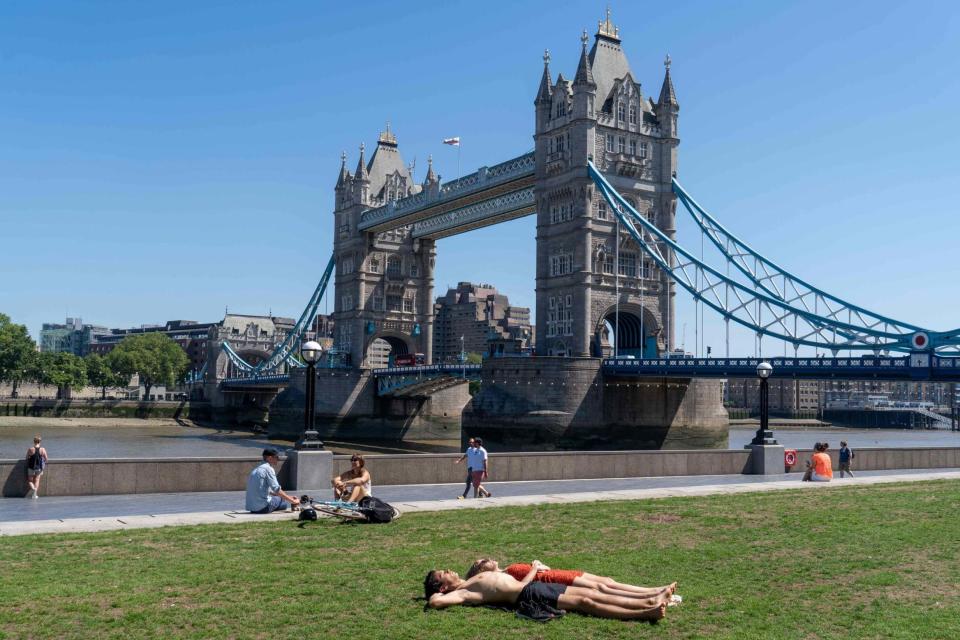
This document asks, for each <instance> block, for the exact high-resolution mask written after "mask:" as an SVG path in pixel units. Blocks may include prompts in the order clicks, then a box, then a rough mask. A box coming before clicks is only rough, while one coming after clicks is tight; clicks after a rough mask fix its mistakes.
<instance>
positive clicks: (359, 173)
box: [353, 142, 370, 182]
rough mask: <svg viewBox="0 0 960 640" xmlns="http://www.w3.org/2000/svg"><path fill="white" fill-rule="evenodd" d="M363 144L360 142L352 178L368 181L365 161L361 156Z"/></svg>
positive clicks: (368, 176)
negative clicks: (358, 156)
mask: <svg viewBox="0 0 960 640" xmlns="http://www.w3.org/2000/svg"><path fill="white" fill-rule="evenodd" d="M363 151H364V144H363V143H362V142H361V143H360V160H358V161H357V170H356V172H355V173H354V174H353V175H354V180H366V181H367V182H370V175H369V174H368V173H367V161H366V158H364V157H363Z"/></svg>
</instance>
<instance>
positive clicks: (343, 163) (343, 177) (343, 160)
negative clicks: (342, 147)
mask: <svg viewBox="0 0 960 640" xmlns="http://www.w3.org/2000/svg"><path fill="white" fill-rule="evenodd" d="M349 179H350V172H349V171H347V152H346V151H341V152H340V176H339V177H338V178H337V189H342V188H343V187H344V186H346V184H347V180H349Z"/></svg>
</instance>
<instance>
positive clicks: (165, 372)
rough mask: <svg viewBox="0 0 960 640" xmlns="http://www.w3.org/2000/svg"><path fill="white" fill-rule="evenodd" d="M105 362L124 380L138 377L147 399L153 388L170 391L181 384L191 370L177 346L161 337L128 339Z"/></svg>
mask: <svg viewBox="0 0 960 640" xmlns="http://www.w3.org/2000/svg"><path fill="white" fill-rule="evenodd" d="M106 360H107V364H108V366H109V367H110V368H111V369H112V370H113V371H115V372H116V373H119V374H121V375H123V376H126V377H127V378H129V377H130V376H132V375H133V374H135V373H136V374H139V376H140V384H142V385H143V387H144V390H145V395H146V397H147V398H149V397H150V389H152V388H153V387H154V386H155V385H158V384H162V385H164V386H167V387H171V386H173V385H174V384H176V382H177V381H178V380H182V379H183V376H184V375H186V373H187V369H188V368H189V366H190V359H189V358H187V354H185V353H184V352H183V349H181V348H180V345H178V344H177V343H176V342H174V341H173V340H171V339H170V338H168V337H167V336H165V335H163V334H162V333H142V334H139V335H134V336H128V337H126V338H124V339H123V341H122V342H121V343H120V344H118V345H117V346H116V348H114V350H113V351H111V352H110V353H109V354H108V355H107V358H106Z"/></svg>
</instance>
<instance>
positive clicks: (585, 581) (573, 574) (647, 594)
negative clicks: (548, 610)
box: [467, 558, 677, 606]
mask: <svg viewBox="0 0 960 640" xmlns="http://www.w3.org/2000/svg"><path fill="white" fill-rule="evenodd" d="M530 567H531V565H529V564H511V565H509V566H507V568H506V569H501V568H500V565H499V564H498V563H497V561H496V560H494V559H492V558H480V559H479V560H477V561H476V562H474V563H473V565H472V566H471V567H470V570H469V571H468V572H467V580H469V579H470V578H472V577H473V576H475V575H477V574H478V573H481V572H483V571H502V572H503V573H507V574H509V575H510V576H512V577H513V578H514V579H517V580H522V579H523V577H524V576H526V575H527V574H528V573H529V572H530ZM517 576H520V577H519V578H517ZM534 581H536V582H549V583H554V584H565V585H567V586H572V587H585V588H588V589H598V590H600V591H602V592H604V593H609V594H612V595H618V596H623V597H629V598H651V599H654V600H659V599H660V598H661V597H662V596H663V595H664V594H665V595H666V596H667V599H668V600H670V599H671V598H670V596H673V593H674V591H676V590H677V583H676V582H673V583H671V584H668V585H666V586H663V587H638V586H635V585H632V584H624V583H622V582H617V581H616V580H614V579H613V578H608V577H606V576H595V575H593V574H592V573H587V572H585V571H570V570H564V569H551V568H550V567H546V566H544V567H543V569H541V570H540V571H538V572H537V575H536V577H535V578H534ZM651 606H652V605H651Z"/></svg>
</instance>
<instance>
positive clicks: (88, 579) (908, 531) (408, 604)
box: [0, 482, 960, 640]
mask: <svg viewBox="0 0 960 640" xmlns="http://www.w3.org/2000/svg"><path fill="white" fill-rule="evenodd" d="M823 489H824V490H819V491H789V492H776V493H758V494H744V495H736V496H711V497H705V498H672V499H663V500H648V501H641V502H603V503H595V504H588V505H583V504H578V505H551V506H541V507H528V508H512V507H511V508H500V509H485V510H477V511H473V510H461V511H454V512H446V513H440V514H408V515H405V516H404V517H403V518H401V519H400V520H398V521H397V522H395V523H392V524H389V525H380V526H374V525H369V526H357V525H341V524H336V523H333V522H330V521H320V522H315V523H307V524H306V525H305V526H304V527H302V528H300V527H298V526H297V523H295V522H279V521H272V522H264V523H254V524H245V525H225V526H222V525H216V526H201V527H173V528H166V529H150V530H138V531H128V532H109V533H98V534H65V535H45V536H24V537H14V538H6V539H0V568H2V571H0V576H2V577H0V637H2V638H91V637H116V638H131V637H133V638H140V637H144V638H181V637H182V638H293V637H304V638H309V637H312V638H355V639H358V640H359V639H365V638H482V639H483V640H499V639H500V638H578V639H579V638H738V639H739V638H762V639H764V640H766V639H776V638H798V639H801V638H802V639H809V638H884V639H886V638H944V639H946V638H960V563H958V560H957V548H958V545H960V483H958V482H929V483H913V484H904V485H883V486H874V487H850V488H840V487H829V488H823ZM486 554H489V555H493V556H494V557H497V558H499V559H500V560H501V563H502V564H505V562H504V561H529V560H532V559H534V558H537V559H540V560H542V561H544V562H546V563H547V564H549V565H551V566H552V567H554V568H583V569H586V570H588V571H590V572H591V573H597V574H601V575H609V576H613V577H615V578H618V579H620V580H622V581H625V582H632V583H635V584H646V585H659V584H666V583H668V582H670V581H673V580H678V581H679V582H680V588H679V593H681V594H682V595H683V596H684V603H683V605H682V606H680V607H674V608H671V609H669V610H668V613H667V618H666V619H665V620H663V621H662V622H660V623H659V624H656V625H651V624H649V623H642V622H620V621H615V620H599V619H595V618H587V617H583V616H578V615H575V614H571V615H567V616H565V617H564V618H562V619H559V620H555V621H553V622H550V623H548V624H538V623H535V622H529V621H526V620H521V619H518V618H516V617H514V616H513V614H511V613H507V612H502V611H495V610H489V609H482V608H481V609H471V608H454V609H448V610H444V611H430V612H424V611H423V601H422V600H419V599H418V598H420V597H422V594H423V590H422V584H423V578H424V575H425V574H426V572H427V570H428V569H430V568H434V567H450V568H453V569H455V570H458V571H459V572H461V574H462V573H465V572H466V567H467V565H468V564H469V562H471V561H472V560H473V559H474V558H476V557H477V556H479V555H486Z"/></svg>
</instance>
